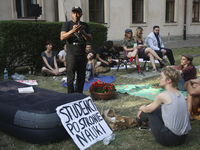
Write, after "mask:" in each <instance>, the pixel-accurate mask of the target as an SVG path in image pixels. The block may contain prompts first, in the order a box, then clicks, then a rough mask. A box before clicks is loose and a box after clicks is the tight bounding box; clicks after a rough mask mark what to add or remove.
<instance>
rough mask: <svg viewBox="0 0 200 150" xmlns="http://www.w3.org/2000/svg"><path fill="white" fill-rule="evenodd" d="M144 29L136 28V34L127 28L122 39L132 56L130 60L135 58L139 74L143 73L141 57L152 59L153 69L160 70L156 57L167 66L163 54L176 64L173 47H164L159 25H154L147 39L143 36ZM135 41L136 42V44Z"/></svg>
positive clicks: (127, 54) (129, 55) (126, 52)
mask: <svg viewBox="0 0 200 150" xmlns="http://www.w3.org/2000/svg"><path fill="white" fill-rule="evenodd" d="M142 34H143V29H142V28H141V27H138V28H136V30H135V36H134V37H133V32H132V30H131V29H126V30H125V35H124V39H123V41H122V46H123V49H124V50H125V54H126V56H127V57H129V58H130V62H132V61H133V59H135V63H136V66H137V69H138V74H139V75H141V74H142V71H141V69H140V65H139V58H143V59H144V60H150V61H151V64H152V67H153V69H152V71H153V72H155V71H159V70H157V68H156V65H155V58H156V59H157V60H158V61H159V62H160V65H161V67H163V66H165V64H166V63H167V61H166V60H165V59H163V55H167V57H168V59H169V61H170V63H171V65H174V63H175V61H174V56H173V53H172V50H171V49H168V48H164V44H163V42H162V39H161V35H160V33H159V26H154V27H153V31H152V32H151V33H150V34H149V35H148V36H147V38H146V40H144V39H143V37H142ZM134 43H135V44H134Z"/></svg>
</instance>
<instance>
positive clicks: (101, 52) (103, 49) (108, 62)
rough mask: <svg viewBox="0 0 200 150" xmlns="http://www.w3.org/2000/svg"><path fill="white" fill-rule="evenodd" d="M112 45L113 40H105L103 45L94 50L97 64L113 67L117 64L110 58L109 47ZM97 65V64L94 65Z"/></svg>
mask: <svg viewBox="0 0 200 150" xmlns="http://www.w3.org/2000/svg"><path fill="white" fill-rule="evenodd" d="M112 47H113V41H107V42H106V43H105V44H104V46H100V47H98V48H97V50H96V59H97V64H99V62H100V65H101V66H103V67H113V66H114V65H117V62H116V61H115V60H113V59H112V54H111V51H110V49H111V48H112ZM96 67H97V66H96Z"/></svg>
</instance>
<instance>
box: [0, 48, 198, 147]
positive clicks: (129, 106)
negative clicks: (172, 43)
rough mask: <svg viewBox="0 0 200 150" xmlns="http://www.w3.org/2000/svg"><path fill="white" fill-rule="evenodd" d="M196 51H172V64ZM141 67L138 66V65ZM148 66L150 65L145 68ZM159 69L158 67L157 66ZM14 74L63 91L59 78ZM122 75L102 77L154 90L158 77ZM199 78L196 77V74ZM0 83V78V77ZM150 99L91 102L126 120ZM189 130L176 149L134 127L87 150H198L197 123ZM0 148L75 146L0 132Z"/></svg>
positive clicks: (120, 96) (124, 97)
mask: <svg viewBox="0 0 200 150" xmlns="http://www.w3.org/2000/svg"><path fill="white" fill-rule="evenodd" d="M199 52H200V47H199V48H182V49H173V53H174V56H175V59H176V64H179V63H180V59H181V54H184V53H188V54H199ZM199 60H200V57H195V58H194V61H193V63H194V65H195V66H196V65H199ZM141 66H142V64H141ZM149 66H150V67H151V65H149ZM157 66H158V67H159V65H158V64H157ZM129 70H130V72H131V73H137V71H136V69H135V68H133V69H129ZM18 73H23V74H24V75H25V76H26V79H27V80H28V79H35V80H37V82H38V83H39V85H38V87H41V88H45V89H49V90H54V91H58V92H63V93H66V92H67V88H65V87H62V86H61V81H60V80H61V79H62V76H60V77H57V80H54V79H53V77H43V76H41V74H40V73H38V74H36V75H28V70H23V72H20V71H18ZM123 74H126V70H119V72H116V70H112V71H110V72H108V73H105V75H115V76H116V78H117V80H116V81H115V82H113V83H114V84H115V85H123V84H152V85H153V86H154V87H158V80H157V78H158V77H153V78H149V79H146V80H143V81H140V80H139V81H138V80H135V79H129V78H123V77H121V76H120V75H123ZM198 75H199V74H198ZM1 80H2V78H1ZM84 94H86V95H90V93H89V92H88V91H84ZM151 102H152V101H151V100H148V99H145V98H140V97H134V96H130V95H128V94H121V93H116V96H115V98H114V99H113V100H106V101H104V100H95V101H94V103H95V105H96V107H97V108H98V110H99V111H100V112H102V110H106V109H109V108H111V109H114V110H115V112H116V114H117V115H123V116H128V117H133V118H135V116H136V114H137V111H138V108H139V107H140V106H141V105H143V104H149V103H151ZM191 126H192V130H191V131H190V132H189V135H188V138H187V142H186V143H185V144H184V145H181V146H178V147H170V148H168V147H165V146H162V145H160V144H159V143H157V142H156V140H155V139H154V137H153V134H152V132H151V131H141V130H139V129H138V128H137V127H136V128H130V129H126V130H121V131H114V133H115V134H116V139H115V140H114V141H113V142H112V143H111V144H110V145H108V146H105V145H103V142H102V141H100V142H98V143H96V144H94V145H92V146H91V147H90V148H88V149H89V150H103V149H108V150H117V149H124V150H141V149H149V150H157V149H159V150H164V149H173V150H179V149H190V150H197V149H199V141H200V121H198V120H194V121H192V122H191ZM0 149H2V150H76V149H78V147H77V146H76V145H75V144H74V142H73V141H72V139H68V140H63V141H60V142H58V143H53V144H48V145H38V144H31V143H28V142H26V141H24V140H21V139H18V138H15V137H12V136H10V135H8V134H6V133H4V132H0Z"/></svg>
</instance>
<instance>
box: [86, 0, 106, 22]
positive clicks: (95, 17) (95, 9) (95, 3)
mask: <svg viewBox="0 0 200 150" xmlns="http://www.w3.org/2000/svg"><path fill="white" fill-rule="evenodd" d="M92 1H94V5H95V6H94V14H95V15H94V21H92V20H90V13H91V11H90V8H89V21H90V22H95V23H100V24H105V0H102V1H103V8H102V10H100V12H101V11H102V12H103V13H102V17H103V18H102V20H103V21H102V22H101V21H100V22H98V19H97V12H98V9H97V0H92ZM88 4H89V6H90V0H88Z"/></svg>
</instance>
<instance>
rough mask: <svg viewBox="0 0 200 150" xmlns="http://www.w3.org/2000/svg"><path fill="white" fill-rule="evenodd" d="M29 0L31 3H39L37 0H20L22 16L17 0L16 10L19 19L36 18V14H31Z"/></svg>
mask: <svg viewBox="0 0 200 150" xmlns="http://www.w3.org/2000/svg"><path fill="white" fill-rule="evenodd" d="M28 1H30V2H29V3H30V5H31V4H37V0H20V11H21V16H20V15H18V9H19V8H17V6H18V4H17V0H15V2H16V11H17V18H18V19H33V18H35V17H34V16H29V11H30V8H29V7H30V6H28Z"/></svg>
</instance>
